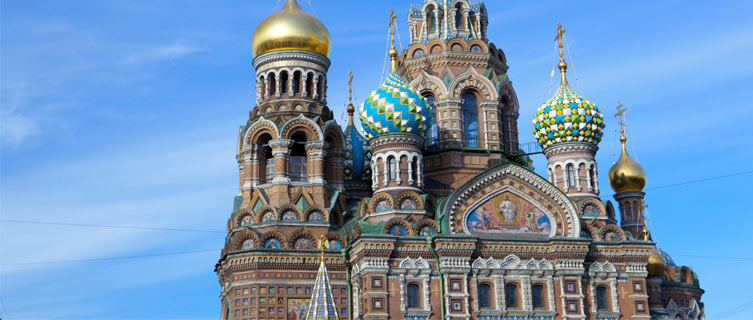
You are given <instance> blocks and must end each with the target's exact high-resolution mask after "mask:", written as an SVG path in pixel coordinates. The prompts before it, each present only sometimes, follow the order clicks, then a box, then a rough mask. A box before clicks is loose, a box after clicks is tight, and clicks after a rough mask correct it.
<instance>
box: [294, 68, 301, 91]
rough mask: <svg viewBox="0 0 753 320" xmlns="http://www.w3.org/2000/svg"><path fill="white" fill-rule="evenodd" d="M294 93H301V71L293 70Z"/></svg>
mask: <svg viewBox="0 0 753 320" xmlns="http://www.w3.org/2000/svg"><path fill="white" fill-rule="evenodd" d="M293 93H301V72H300V71H296V72H293Z"/></svg>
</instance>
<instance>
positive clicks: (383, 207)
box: [376, 200, 392, 212]
mask: <svg viewBox="0 0 753 320" xmlns="http://www.w3.org/2000/svg"><path fill="white" fill-rule="evenodd" d="M390 209H392V208H390V202H389V201H387V200H382V201H379V202H378V203H377V205H376V211H377V212H380V211H387V210H390Z"/></svg>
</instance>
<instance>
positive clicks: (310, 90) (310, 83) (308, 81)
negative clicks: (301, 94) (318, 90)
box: [306, 72, 314, 95]
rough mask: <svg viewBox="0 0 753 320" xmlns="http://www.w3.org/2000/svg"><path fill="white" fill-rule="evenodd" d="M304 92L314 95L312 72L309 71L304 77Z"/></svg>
mask: <svg viewBox="0 0 753 320" xmlns="http://www.w3.org/2000/svg"><path fill="white" fill-rule="evenodd" d="M306 94H308V95H314V74H313V73H311V72H309V74H308V76H307V77H306Z"/></svg>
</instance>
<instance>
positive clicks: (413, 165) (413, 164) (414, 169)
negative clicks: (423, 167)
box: [410, 157, 418, 181]
mask: <svg viewBox="0 0 753 320" xmlns="http://www.w3.org/2000/svg"><path fill="white" fill-rule="evenodd" d="M410 169H411V173H412V174H413V176H412V177H411V178H413V181H418V157H415V158H413V160H411V161H410Z"/></svg>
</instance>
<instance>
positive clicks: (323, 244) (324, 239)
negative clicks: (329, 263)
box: [319, 235, 329, 262]
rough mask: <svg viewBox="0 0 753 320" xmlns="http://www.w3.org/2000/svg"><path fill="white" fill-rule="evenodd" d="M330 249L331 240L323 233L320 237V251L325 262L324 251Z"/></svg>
mask: <svg viewBox="0 0 753 320" xmlns="http://www.w3.org/2000/svg"><path fill="white" fill-rule="evenodd" d="M327 249H329V241H327V237H325V236H324V235H322V236H321V237H319V252H321V254H322V256H321V261H322V262H324V251H325V250H327Z"/></svg>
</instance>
